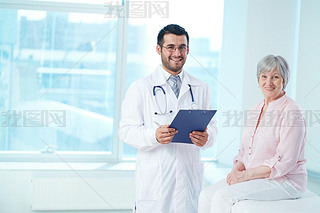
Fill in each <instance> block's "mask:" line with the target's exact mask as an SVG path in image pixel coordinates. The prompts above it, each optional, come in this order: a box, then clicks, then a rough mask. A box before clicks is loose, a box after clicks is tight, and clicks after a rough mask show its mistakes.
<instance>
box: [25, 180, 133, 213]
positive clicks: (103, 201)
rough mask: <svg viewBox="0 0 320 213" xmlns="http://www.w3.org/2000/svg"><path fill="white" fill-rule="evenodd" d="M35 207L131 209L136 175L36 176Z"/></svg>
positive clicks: (50, 208) (33, 199)
mask: <svg viewBox="0 0 320 213" xmlns="http://www.w3.org/2000/svg"><path fill="white" fill-rule="evenodd" d="M31 182H32V188H33V197H32V204H31V209H32V210H110V209H131V208H132V206H133V203H134V179H133V178H85V179H82V178H35V179H32V181H31Z"/></svg>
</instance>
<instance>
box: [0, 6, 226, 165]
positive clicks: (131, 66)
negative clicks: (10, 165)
mask: <svg viewBox="0 0 320 213" xmlns="http://www.w3.org/2000/svg"><path fill="white" fill-rule="evenodd" d="M4 2H5V1H4ZM17 2H18V4H15V3H17ZM142 3H143V4H142ZM106 4H107V2H103V3H101V2H99V1H98V3H97V2H94V3H92V2H89V1H77V2H76V1H58V2H55V3H54V4H52V3H50V2H45V1H38V2H35V1H30V2H29V1H24V4H19V1H15V2H13V3H11V2H10V1H8V2H7V3H2V8H3V9H0V14H1V15H0V32H1V34H0V80H1V84H0V111H1V115H0V122H1V129H0V141H1V143H0V156H4V155H5V156H7V157H8V156H9V158H10V156H14V158H16V157H17V156H18V158H20V157H21V156H23V155H26V154H27V158H29V156H30V157H31V159H32V160H34V159H39V158H41V157H39V156H41V155H40V153H42V154H46V153H48V154H50V153H52V152H53V151H57V152H59V153H61V154H63V155H65V156H66V157H68V156H72V157H70V159H75V160H77V159H80V160H88V159H93V160H97V159H98V158H97V156H100V157H101V158H99V159H100V160H106V159H113V160H122V159H132V158H135V154H136V150H135V149H134V148H131V147H129V146H127V145H126V144H123V143H121V142H119V141H118V137H117V127H118V122H119V118H120V110H119V107H120V104H121V97H123V96H124V94H123V91H125V90H126V88H127V87H128V86H129V84H130V83H132V82H133V81H134V80H136V79H138V78H141V77H143V76H145V75H147V74H148V73H150V72H152V71H153V70H154V68H155V66H156V64H159V63H160V58H159V57H158V55H157V54H156V51H155V47H156V36H157V33H158V32H159V30H160V29H161V28H162V27H163V26H165V25H166V24H169V23H178V24H180V25H181V26H183V27H185V28H186V30H187V31H188V32H189V35H190V54H189V58H188V60H187V63H186V65H185V69H186V70H187V71H188V72H189V73H191V74H193V75H194V76H196V77H198V78H200V79H202V80H204V81H206V82H207V83H208V84H209V85H210V86H211V88H212V96H213V106H214V108H216V106H217V100H218V96H217V94H218V90H217V88H218V85H217V83H216V82H215V79H216V78H218V68H219V57H220V46H221V34H222V33H221V29H222V11H223V1H222V0H215V1H203V2H202V3H201V4H194V3H193V2H190V3H187V2H186V1H180V0H177V1H161V2H159V1H144V2H142V1H130V2H127V1H124V2H121V1H111V2H109V3H108V4H107V5H106ZM122 4H123V5H122ZM137 8H140V9H137ZM150 8H151V9H152V8H153V11H150ZM181 8H182V9H181ZM190 8H192V9H190ZM200 8H201V10H202V12H201V13H203V12H207V15H206V16H205V17H206V19H212V20H217V21H212V24H211V23H210V25H208V23H206V25H208V26H203V25H201V24H199V20H201V17H204V16H202V15H201V13H200V12H198V11H199V10H200ZM204 10H208V11H204ZM190 12H191V13H193V14H194V16H192V17H191V16H190V15H188V13H190ZM197 16H198V18H197ZM216 24H217V25H216ZM126 50H127V51H126ZM122 76H126V78H125V79H124V78H122ZM121 91H122V93H121ZM206 153H208V154H206ZM203 154H204V156H205V157H212V150H208V151H207V152H204V153H203ZM37 156H38V157H39V158H37ZM48 156H49V155H48ZM77 156H78V157H79V158H77ZM41 159H42V158H41ZM49 159H50V157H49ZM52 160H58V159H57V158H54V157H52Z"/></svg>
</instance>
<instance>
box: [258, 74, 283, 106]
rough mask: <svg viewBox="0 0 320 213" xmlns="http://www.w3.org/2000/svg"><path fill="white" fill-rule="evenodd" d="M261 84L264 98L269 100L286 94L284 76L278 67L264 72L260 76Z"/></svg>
mask: <svg viewBox="0 0 320 213" xmlns="http://www.w3.org/2000/svg"><path fill="white" fill-rule="evenodd" d="M259 86H260V89H261V91H262V93H263V95H264V99H265V100H266V101H268V102H271V101H274V100H276V99H278V98H280V97H281V96H282V95H283V94H284V91H283V90H282V88H283V78H282V76H281V75H280V73H279V72H278V69H277V68H275V69H273V70H272V71H269V72H262V73H261V74H260V77H259Z"/></svg>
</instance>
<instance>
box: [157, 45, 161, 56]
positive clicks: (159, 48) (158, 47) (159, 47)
mask: <svg viewBox="0 0 320 213" xmlns="http://www.w3.org/2000/svg"><path fill="white" fill-rule="evenodd" d="M156 50H157V53H158V54H159V55H160V54H161V46H160V45H159V44H157V47H156Z"/></svg>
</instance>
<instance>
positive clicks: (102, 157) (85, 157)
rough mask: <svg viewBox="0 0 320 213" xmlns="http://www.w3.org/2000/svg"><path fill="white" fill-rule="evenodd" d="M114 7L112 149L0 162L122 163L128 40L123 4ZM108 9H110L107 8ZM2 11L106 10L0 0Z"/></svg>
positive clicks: (5, 154) (16, 154)
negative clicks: (121, 120) (115, 16)
mask: <svg viewBox="0 0 320 213" xmlns="http://www.w3.org/2000/svg"><path fill="white" fill-rule="evenodd" d="M118 3H119V4H117V5H111V7H112V8H111V9H112V10H113V9H114V10H116V11H120V12H119V13H118V14H117V15H118V17H117V21H118V37H117V53H116V60H117V61H116V82H115V93H114V94H115V105H114V122H113V144H112V147H113V150H112V153H111V154H107V152H77V151H75V152H60V151H54V150H53V151H52V152H51V153H50V152H49V153H44V152H41V151H0V161H10V162H19V161H25V162H119V161H122V150H123V143H122V142H120V139H119V136H118V126H119V121H120V115H121V102H122V100H123V97H124V95H125V90H126V78H125V77H126V63H124V62H126V57H127V55H126V51H127V44H128V42H127V38H128V36H127V35H128V19H127V18H121V17H124V14H126V11H125V10H126V7H125V6H124V5H125V1H121V2H120V1H119V2H118ZM109 7H110V6H109ZM0 8H1V9H13V10H41V11H54V12H67V13H72V12H76V13H92V14H105V13H106V7H105V5H104V3H103V2H102V3H101V4H84V3H71V2H53V1H34V0H30V1H29V0H26V1H22V0H12V1H10V0H0Z"/></svg>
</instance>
